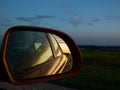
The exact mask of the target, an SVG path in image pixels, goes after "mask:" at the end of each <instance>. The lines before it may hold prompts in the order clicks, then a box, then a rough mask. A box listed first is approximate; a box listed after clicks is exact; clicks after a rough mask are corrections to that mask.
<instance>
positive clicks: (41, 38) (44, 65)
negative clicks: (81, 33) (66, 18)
mask: <svg viewBox="0 0 120 90" xmlns="http://www.w3.org/2000/svg"><path fill="white" fill-rule="evenodd" d="M6 59H7V63H8V67H9V69H10V71H11V72H12V75H13V77H14V78H15V79H17V80H21V79H30V78H37V77H44V76H49V75H54V74H61V73H65V72H68V71H70V70H71V68H72V65H73V60H72V55H71V52H70V50H69V48H68V46H67V44H66V43H65V42H64V40H63V39H61V38H60V37H58V36H56V35H54V34H51V33H44V32H37V31H25V30H16V31H13V32H12V33H11V34H10V36H9V39H8V45H7V53H6Z"/></svg>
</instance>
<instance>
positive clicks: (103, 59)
mask: <svg viewBox="0 0 120 90" xmlns="http://www.w3.org/2000/svg"><path fill="white" fill-rule="evenodd" d="M82 54H83V61H84V67H83V70H82V71H81V72H80V73H79V74H78V75H76V76H74V77H71V78H67V79H62V80H58V81H54V82H53V83H56V84H59V85H63V86H67V87H71V88H77V89H80V90H91V89H95V90H96V89H100V90H101V89H103V90H104V89H105V90H106V89H107V90H115V89H120V52H118V51H82Z"/></svg>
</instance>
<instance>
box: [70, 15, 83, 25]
mask: <svg viewBox="0 0 120 90" xmlns="http://www.w3.org/2000/svg"><path fill="white" fill-rule="evenodd" d="M70 23H71V24H72V25H74V26H77V25H79V24H80V23H81V20H80V17H73V18H71V20H70Z"/></svg>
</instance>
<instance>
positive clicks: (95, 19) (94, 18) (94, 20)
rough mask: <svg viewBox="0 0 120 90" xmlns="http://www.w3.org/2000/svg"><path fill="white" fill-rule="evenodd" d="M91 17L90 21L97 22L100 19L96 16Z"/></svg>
mask: <svg viewBox="0 0 120 90" xmlns="http://www.w3.org/2000/svg"><path fill="white" fill-rule="evenodd" d="M91 19H92V22H98V21H100V19H98V18H96V17H91Z"/></svg>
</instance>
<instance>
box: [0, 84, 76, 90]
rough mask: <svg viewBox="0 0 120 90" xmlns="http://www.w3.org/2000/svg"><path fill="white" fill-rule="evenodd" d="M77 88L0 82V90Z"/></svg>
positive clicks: (65, 89) (63, 89)
mask: <svg viewBox="0 0 120 90" xmlns="http://www.w3.org/2000/svg"><path fill="white" fill-rule="evenodd" d="M1 88H2V89H3V90H77V89H71V88H68V87H62V86H58V85H53V84H49V83H41V84H32V85H20V86H19V85H13V84H9V83H6V82H0V90H1Z"/></svg>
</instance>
